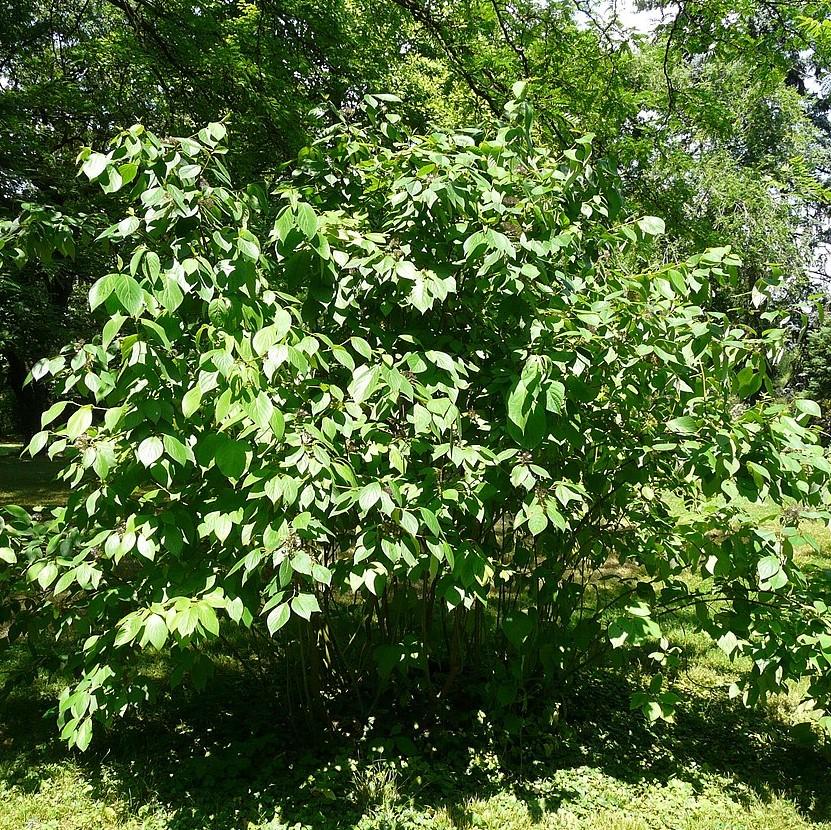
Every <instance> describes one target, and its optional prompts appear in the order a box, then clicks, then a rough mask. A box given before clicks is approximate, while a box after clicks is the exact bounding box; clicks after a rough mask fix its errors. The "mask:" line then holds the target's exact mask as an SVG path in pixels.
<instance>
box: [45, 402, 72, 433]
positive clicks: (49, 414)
mask: <svg viewBox="0 0 831 830" xmlns="http://www.w3.org/2000/svg"><path fill="white" fill-rule="evenodd" d="M68 403H69V401H58V402H57V403H53V404H52V406H50V407H49V409H47V410H46V412H44V413H43V415H41V416H40V425H41V426H42V427H47V426H49V424H51V423H52V421H54V420H55V418H57V417H58V416H59V415H60V414H61V413H62V412H63V411H64V409H66V406H67V404H68Z"/></svg>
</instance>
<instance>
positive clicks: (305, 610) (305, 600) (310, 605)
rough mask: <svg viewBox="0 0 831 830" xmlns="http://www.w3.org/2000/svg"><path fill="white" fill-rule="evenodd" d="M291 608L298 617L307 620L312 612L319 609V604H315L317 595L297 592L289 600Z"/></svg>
mask: <svg viewBox="0 0 831 830" xmlns="http://www.w3.org/2000/svg"><path fill="white" fill-rule="evenodd" d="M291 610H292V611H294V613H295V614H297V616H298V617H303V619H304V620H308V619H310V618H311V616H312V614H313V613H315V612H318V611H320V606H319V605H318V604H317V597H316V596H315V595H314V594H298V595H297V596H296V597H294V598H293V599H292V601H291Z"/></svg>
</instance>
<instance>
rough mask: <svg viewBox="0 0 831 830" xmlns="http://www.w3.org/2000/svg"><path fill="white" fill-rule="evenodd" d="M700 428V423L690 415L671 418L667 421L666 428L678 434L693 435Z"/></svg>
mask: <svg viewBox="0 0 831 830" xmlns="http://www.w3.org/2000/svg"><path fill="white" fill-rule="evenodd" d="M699 428H700V423H699V421H698V420H697V419H695V418H693V417H692V415H682V416H681V417H680V418H673V419H672V420H671V421H667V429H668V430H669V431H670V432H675V433H677V434H679V435H695V434H696V433H697V432H698V430H699Z"/></svg>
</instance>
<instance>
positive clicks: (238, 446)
mask: <svg viewBox="0 0 831 830" xmlns="http://www.w3.org/2000/svg"><path fill="white" fill-rule="evenodd" d="M222 438H223V440H222V441H221V442H220V443H219V445H218V447H217V450H216V466H217V467H219V469H220V471H221V472H222V473H223V475H226V476H227V477H228V478H231V479H238V478H240V477H241V476H242V474H243V473H244V472H245V467H246V449H247V447H246V445H245V444H244V443H243V442H242V441H235V440H234V439H233V438H228V437H227V436H222Z"/></svg>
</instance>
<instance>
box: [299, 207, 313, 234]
mask: <svg viewBox="0 0 831 830" xmlns="http://www.w3.org/2000/svg"><path fill="white" fill-rule="evenodd" d="M297 227H298V229H299V230H300V231H301V232H302V233H303V234H304V235H305V237H306V239H311V238H312V237H313V236H314V235H315V234H316V233H317V216H315V212H314V208H313V207H312V206H311V205H310V204H308V203H306V202H300V204H299V205H298V206H297Z"/></svg>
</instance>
